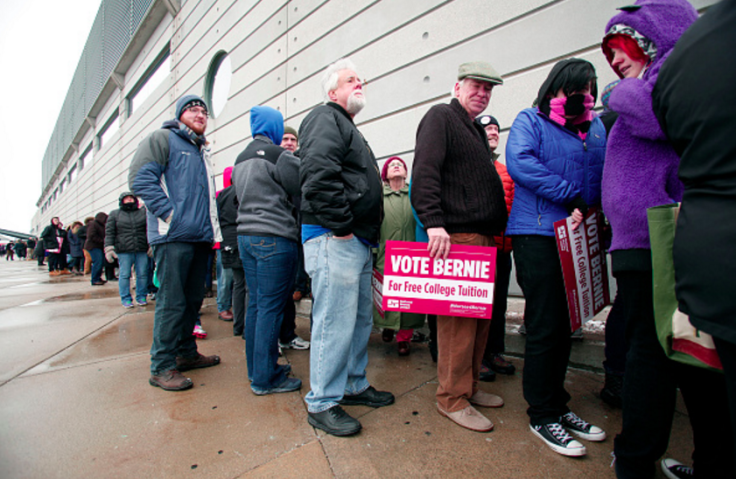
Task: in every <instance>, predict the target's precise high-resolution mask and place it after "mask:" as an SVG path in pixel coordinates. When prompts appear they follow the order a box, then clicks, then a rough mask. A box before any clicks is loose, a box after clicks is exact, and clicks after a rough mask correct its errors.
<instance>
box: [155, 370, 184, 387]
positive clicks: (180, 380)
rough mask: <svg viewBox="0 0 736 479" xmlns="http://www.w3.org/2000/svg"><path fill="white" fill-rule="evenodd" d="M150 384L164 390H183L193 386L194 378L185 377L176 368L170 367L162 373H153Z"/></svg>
mask: <svg viewBox="0 0 736 479" xmlns="http://www.w3.org/2000/svg"><path fill="white" fill-rule="evenodd" d="M148 384H150V385H151V386H156V387H158V388H161V389H163V390H164V391H183V390H185V389H189V388H190V387H192V380H191V379H189V378H187V377H184V376H183V375H182V374H181V373H180V372H179V371H177V370H176V369H170V370H168V371H164V372H162V373H160V374H154V375H151V377H150V378H149V379H148Z"/></svg>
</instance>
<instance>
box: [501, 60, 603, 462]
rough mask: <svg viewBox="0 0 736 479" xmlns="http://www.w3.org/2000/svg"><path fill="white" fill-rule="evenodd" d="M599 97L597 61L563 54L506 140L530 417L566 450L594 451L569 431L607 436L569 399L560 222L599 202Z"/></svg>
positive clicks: (553, 444) (578, 217) (539, 432)
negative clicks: (556, 231) (596, 110)
mask: <svg viewBox="0 0 736 479" xmlns="http://www.w3.org/2000/svg"><path fill="white" fill-rule="evenodd" d="M596 96H597V85H596V76H595V69H594V68H593V65H591V64H590V63H589V62H587V61H585V60H579V59H576V58H572V59H568V60H563V61H560V62H558V63H557V64H556V65H555V66H554V67H553V68H552V71H551V72H550V74H549V76H548V77H547V79H546V80H545V82H544V83H543V84H542V87H541V88H540V89H539V94H538V97H537V101H536V105H537V107H536V108H527V109H526V110H523V111H521V113H519V115H518V116H517V117H516V120H515V121H514V124H513V125H512V127H511V131H510V133H509V138H508V143H507V145H506V166H507V168H508V172H509V175H511V178H512V179H513V180H514V182H515V184H516V189H515V195H514V204H513V207H512V208H511V215H510V216H509V221H508V227H507V230H506V234H507V235H508V236H511V237H512V244H513V248H514V261H515V263H516V275H517V280H518V282H519V285H520V286H521V289H522V291H523V292H524V297H525V298H526V308H525V312H524V323H525V326H526V332H527V336H526V349H525V352H524V378H523V389H524V398H525V399H526V401H527V403H529V408H528V410H527V413H528V414H529V418H530V424H529V426H530V429H531V430H532V432H533V433H534V434H535V435H536V436H537V437H539V438H540V439H542V440H543V441H544V442H545V443H546V444H547V445H548V446H549V447H550V448H552V450H554V451H555V452H557V453H559V454H563V455H566V456H583V455H585V453H586V451H585V447H584V446H583V445H582V444H581V443H579V442H578V441H576V440H574V439H573V438H572V437H571V436H570V434H568V432H571V433H573V434H575V435H577V436H578V437H581V438H583V439H587V440H591V441H602V440H603V439H605V437H606V433H605V432H604V431H603V430H602V429H600V428H599V427H596V426H593V425H591V424H589V423H587V422H586V421H583V420H582V419H580V418H579V417H578V416H577V415H575V413H573V412H572V411H570V409H569V408H568V407H567V402H568V401H569V400H570V395H569V394H568V393H567V391H566V390H565V386H564V382H565V373H566V371H567V363H568V360H569V359H570V346H571V340H570V333H571V331H570V315H569V313H568V309H567V300H566V297H565V287H564V281H563V278H562V268H561V267H560V260H559V256H558V253H557V244H556V241H555V237H554V231H553V224H554V222H555V221H559V220H561V219H563V218H566V217H568V216H570V215H572V216H573V219H574V220H575V221H577V222H580V221H582V219H583V215H584V214H585V213H586V212H587V209H588V207H589V206H599V205H600V202H601V177H602V175H603V159H604V157H605V146H606V131H605V128H604V126H603V123H601V121H600V120H599V119H598V118H597V117H595V115H594V114H593V113H592V107H593V105H594V103H595V97H596Z"/></svg>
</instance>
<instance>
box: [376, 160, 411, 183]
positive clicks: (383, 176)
mask: <svg viewBox="0 0 736 479" xmlns="http://www.w3.org/2000/svg"><path fill="white" fill-rule="evenodd" d="M394 160H399V161H400V162H401V164H402V165H404V169H405V170H406V172H407V174H408V173H409V168H407V167H406V162H405V161H404V160H402V159H401V158H399V157H398V156H392V157H391V158H389V159H388V160H386V163H384V164H383V168H381V181H384V182H385V181H388V178H386V176H387V175H388V165H389V164H390V163H391V162H392V161H394Z"/></svg>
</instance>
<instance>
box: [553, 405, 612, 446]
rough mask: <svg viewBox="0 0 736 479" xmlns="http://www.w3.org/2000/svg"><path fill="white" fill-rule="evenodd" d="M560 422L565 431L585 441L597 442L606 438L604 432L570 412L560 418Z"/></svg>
mask: <svg viewBox="0 0 736 479" xmlns="http://www.w3.org/2000/svg"><path fill="white" fill-rule="evenodd" d="M560 422H561V423H562V425H563V426H565V429H567V430H568V431H570V432H571V433H573V434H575V435H576V436H578V437H580V438H583V439H585V440H586V441H596V442H597V441H603V440H604V439H605V438H606V432H605V431H604V430H603V429H601V428H599V427H598V426H594V425H592V424H589V423H587V422H586V421H583V420H582V419H580V418H579V417H578V416H577V414H575V413H574V412H572V411H570V412H568V413H567V414H565V415H564V416H562V417H561V418H560Z"/></svg>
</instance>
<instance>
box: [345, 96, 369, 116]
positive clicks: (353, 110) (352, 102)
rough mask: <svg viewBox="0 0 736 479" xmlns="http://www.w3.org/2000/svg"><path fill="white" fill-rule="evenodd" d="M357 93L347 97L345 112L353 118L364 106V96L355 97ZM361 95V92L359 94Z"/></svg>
mask: <svg viewBox="0 0 736 479" xmlns="http://www.w3.org/2000/svg"><path fill="white" fill-rule="evenodd" d="M356 93H358V91H354V92H352V93H351V94H350V96H349V97H348V105H347V108H346V110H347V112H348V113H350V114H351V115H353V116H355V115H357V114H358V113H360V110H362V109H363V107H364V106H365V96H363V95H361V96H357V95H356ZM361 93H362V92H361Z"/></svg>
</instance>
